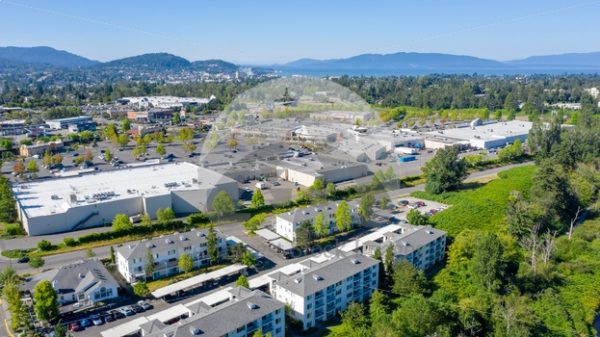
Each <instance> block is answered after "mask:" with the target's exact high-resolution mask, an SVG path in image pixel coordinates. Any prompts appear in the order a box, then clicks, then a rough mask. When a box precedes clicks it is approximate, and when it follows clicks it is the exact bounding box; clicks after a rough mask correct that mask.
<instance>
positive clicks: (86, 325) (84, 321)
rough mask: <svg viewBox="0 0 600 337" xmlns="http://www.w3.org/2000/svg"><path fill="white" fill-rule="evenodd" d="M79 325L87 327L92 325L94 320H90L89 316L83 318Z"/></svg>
mask: <svg viewBox="0 0 600 337" xmlns="http://www.w3.org/2000/svg"><path fill="white" fill-rule="evenodd" d="M79 325H81V327H82V328H84V329H85V328H87V327H88V326H92V321H90V320H89V319H88V318H82V319H81V320H79Z"/></svg>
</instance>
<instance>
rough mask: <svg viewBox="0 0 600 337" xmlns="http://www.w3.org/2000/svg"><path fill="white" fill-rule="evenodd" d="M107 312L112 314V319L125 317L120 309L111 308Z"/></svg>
mask: <svg viewBox="0 0 600 337" xmlns="http://www.w3.org/2000/svg"><path fill="white" fill-rule="evenodd" d="M109 313H110V314H111V315H112V317H113V318H114V319H121V318H125V314H124V313H123V312H122V311H120V310H111V311H109Z"/></svg>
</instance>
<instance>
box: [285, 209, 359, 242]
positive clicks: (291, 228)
mask: <svg viewBox="0 0 600 337" xmlns="http://www.w3.org/2000/svg"><path fill="white" fill-rule="evenodd" d="M338 205H339V201H330V202H328V203H325V204H321V205H317V206H308V207H302V208H298V209H295V210H293V211H289V212H286V213H282V214H278V215H277V216H276V217H275V231H276V232H277V234H279V235H281V236H283V237H284V238H286V239H288V240H290V241H292V242H294V241H295V240H296V229H297V228H298V226H300V224H302V223H303V222H305V221H309V222H311V223H313V222H314V218H315V216H316V215H317V214H319V213H323V216H324V219H325V223H326V224H328V225H329V234H331V233H334V232H336V231H337V227H336V225H335V212H336V210H337V207H338ZM348 205H349V206H350V216H351V218H352V225H356V224H359V223H360V216H359V214H358V205H359V203H358V201H355V200H352V201H349V202H348Z"/></svg>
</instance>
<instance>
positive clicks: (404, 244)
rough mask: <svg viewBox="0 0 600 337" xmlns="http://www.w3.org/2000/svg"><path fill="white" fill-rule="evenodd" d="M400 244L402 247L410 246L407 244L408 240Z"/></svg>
mask: <svg viewBox="0 0 600 337" xmlns="http://www.w3.org/2000/svg"><path fill="white" fill-rule="evenodd" d="M402 245H403V246H404V247H408V246H410V244H409V243H408V242H406V241H402Z"/></svg>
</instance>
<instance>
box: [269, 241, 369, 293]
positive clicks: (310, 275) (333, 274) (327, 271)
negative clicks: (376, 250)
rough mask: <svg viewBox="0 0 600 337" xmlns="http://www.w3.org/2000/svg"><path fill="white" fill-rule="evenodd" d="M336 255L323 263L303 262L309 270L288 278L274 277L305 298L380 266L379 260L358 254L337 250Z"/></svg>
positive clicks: (278, 282)
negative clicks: (363, 271) (365, 270)
mask: <svg viewBox="0 0 600 337" xmlns="http://www.w3.org/2000/svg"><path fill="white" fill-rule="evenodd" d="M334 254H336V256H335V257H334V258H332V259H330V260H327V261H325V262H323V263H318V262H315V261H303V262H302V264H303V265H304V266H306V267H308V269H307V270H305V271H304V272H301V273H297V274H294V275H290V276H289V277H287V278H282V277H281V275H274V276H275V277H276V278H279V279H280V280H279V281H277V283H276V284H277V285H279V286H280V287H282V288H284V289H287V290H289V291H291V292H292V293H294V294H297V295H300V296H303V297H304V296H306V295H310V294H314V293H315V292H317V291H319V290H322V289H325V288H327V287H328V286H330V285H332V284H335V283H337V282H339V281H342V280H344V279H346V278H347V277H349V276H352V275H354V274H356V273H358V272H360V271H362V270H364V269H367V268H369V267H372V266H375V265H377V264H379V261H378V260H375V259H373V258H371V257H368V256H365V255H362V254H358V253H344V252H342V251H339V250H336V251H335V252H334Z"/></svg>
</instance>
